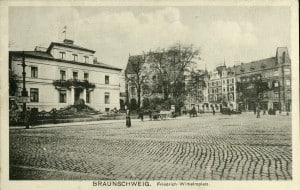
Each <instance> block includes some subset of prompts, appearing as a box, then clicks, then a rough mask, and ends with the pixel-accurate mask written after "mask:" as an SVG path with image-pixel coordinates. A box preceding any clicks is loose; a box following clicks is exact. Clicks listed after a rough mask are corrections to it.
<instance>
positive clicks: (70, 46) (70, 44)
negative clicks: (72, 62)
mask: <svg viewBox="0 0 300 190" xmlns="http://www.w3.org/2000/svg"><path fill="white" fill-rule="evenodd" d="M53 46H61V47H67V48H72V49H77V50H82V51H87V52H90V53H95V52H96V51H94V50H90V49H87V48H84V47H81V46H78V45H74V44H73V43H61V42H51V44H50V46H49V47H48V49H47V52H50V51H51V49H52V48H53Z"/></svg>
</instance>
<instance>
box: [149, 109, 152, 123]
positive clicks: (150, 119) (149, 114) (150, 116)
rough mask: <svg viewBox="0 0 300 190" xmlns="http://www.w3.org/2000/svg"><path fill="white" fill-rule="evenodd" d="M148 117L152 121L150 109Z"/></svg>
mask: <svg viewBox="0 0 300 190" xmlns="http://www.w3.org/2000/svg"><path fill="white" fill-rule="evenodd" d="M149 118H150V120H151V121H152V110H149Z"/></svg>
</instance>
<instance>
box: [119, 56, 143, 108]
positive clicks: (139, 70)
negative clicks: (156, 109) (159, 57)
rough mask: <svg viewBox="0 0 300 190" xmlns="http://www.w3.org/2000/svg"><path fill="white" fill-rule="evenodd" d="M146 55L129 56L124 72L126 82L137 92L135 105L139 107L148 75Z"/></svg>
mask: <svg viewBox="0 0 300 190" xmlns="http://www.w3.org/2000/svg"><path fill="white" fill-rule="evenodd" d="M145 62H146V55H145V54H143V55H136V56H129V59H128V64H127V68H126V70H125V77H126V81H127V83H128V84H130V86H134V87H135V88H136V91H137V104H138V107H139V108H140V106H141V95H142V91H143V88H145V89H146V87H147V84H146V83H147V80H148V75H147V74H146V71H147V69H146V68H145Z"/></svg>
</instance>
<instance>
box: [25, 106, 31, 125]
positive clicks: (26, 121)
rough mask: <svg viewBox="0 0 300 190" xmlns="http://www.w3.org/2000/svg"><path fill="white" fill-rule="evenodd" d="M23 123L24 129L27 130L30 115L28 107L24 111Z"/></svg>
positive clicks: (29, 123)
mask: <svg viewBox="0 0 300 190" xmlns="http://www.w3.org/2000/svg"><path fill="white" fill-rule="evenodd" d="M24 123H25V127H26V129H29V126H30V125H31V113H30V108H29V107H28V108H27V109H26V110H25V115H24Z"/></svg>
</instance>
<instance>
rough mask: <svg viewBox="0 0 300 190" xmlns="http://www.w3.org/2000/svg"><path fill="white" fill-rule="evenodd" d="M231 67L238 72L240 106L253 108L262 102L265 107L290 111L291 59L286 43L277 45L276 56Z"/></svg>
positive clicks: (244, 108)
mask: <svg viewBox="0 0 300 190" xmlns="http://www.w3.org/2000/svg"><path fill="white" fill-rule="evenodd" d="M229 69H230V70H232V71H233V72H234V73H235V78H236V81H237V86H238V89H237V90H236V93H237V106H238V108H239V109H241V110H245V111H250V110H254V109H255V107H256V106H257V105H258V104H259V105H260V106H261V108H262V109H265V110H269V109H274V110H276V111H291V104H292V99H291V93H292V90H291V86H292V84H291V59H290V57H289V53H288V49H287V48H286V47H279V48H277V51H276V56H275V57H270V58H266V59H262V60H257V61H252V62H249V63H241V64H240V65H238V66H234V67H230V68H229ZM257 84H259V85H257ZM257 86H259V88H257V90H255V87H257Z"/></svg>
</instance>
